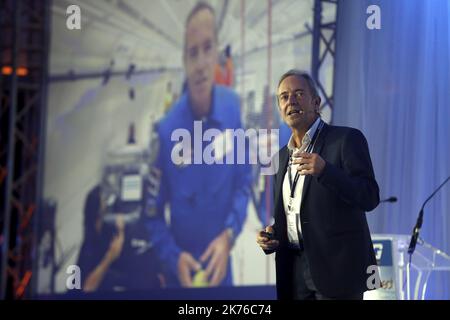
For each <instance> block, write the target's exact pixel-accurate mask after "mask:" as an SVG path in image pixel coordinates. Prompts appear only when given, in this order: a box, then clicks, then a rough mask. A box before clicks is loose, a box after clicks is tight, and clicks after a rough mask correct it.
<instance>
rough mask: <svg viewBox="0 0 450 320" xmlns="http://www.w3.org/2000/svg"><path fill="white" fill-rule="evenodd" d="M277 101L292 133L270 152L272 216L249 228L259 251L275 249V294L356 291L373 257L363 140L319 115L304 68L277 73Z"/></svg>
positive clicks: (334, 295) (353, 295)
mask: <svg viewBox="0 0 450 320" xmlns="http://www.w3.org/2000/svg"><path fill="white" fill-rule="evenodd" d="M278 103H279V110H280V113H281V116H282V118H283V120H284V121H285V122H286V123H287V124H288V126H289V127H290V128H291V130H292V136H291V139H290V140H289V143H288V145H287V146H285V147H284V148H282V149H281V150H280V151H279V154H278V161H279V169H278V172H277V173H276V174H275V176H274V194H275V199H274V210H275V213H274V218H275V223H274V225H273V226H269V227H266V230H265V232H267V233H264V231H262V232H259V234H258V236H257V243H258V244H259V245H260V247H261V248H262V249H263V250H264V251H265V253H266V254H270V253H272V252H276V257H275V260H276V282H277V295H278V298H279V299H300V300H302V299H362V298H363V293H364V291H367V290H368V289H372V287H368V279H369V278H370V276H372V275H373V274H372V273H373V272H372V273H371V272H369V270H374V269H375V270H377V268H374V267H372V268H369V266H376V264H377V263H376V259H375V255H374V250H373V246H372V241H371V238H370V232H369V227H368V225H367V220H366V216H365V212H366V211H371V210H373V209H374V208H375V207H376V206H377V205H378V203H379V189H378V184H377V182H376V181H375V177H374V173H373V168H372V163H371V160H370V154H369V149H368V145H367V141H366V139H365V138H364V135H363V134H362V133H361V132H360V131H359V130H357V129H353V128H346V127H336V126H330V125H327V124H325V122H323V121H322V120H321V119H320V114H319V106H320V97H319V95H318V93H317V89H316V87H315V84H314V81H313V80H312V79H311V77H310V76H309V75H308V74H306V73H302V72H301V71H297V70H290V71H288V72H287V73H285V74H284V75H283V76H282V77H281V80H280V82H279V85H278ZM368 268H369V269H368ZM376 272H377V271H376Z"/></svg>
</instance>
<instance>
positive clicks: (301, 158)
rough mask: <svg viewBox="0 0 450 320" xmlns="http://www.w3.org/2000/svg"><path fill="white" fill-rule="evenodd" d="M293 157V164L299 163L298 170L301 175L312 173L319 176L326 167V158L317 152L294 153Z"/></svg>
mask: <svg viewBox="0 0 450 320" xmlns="http://www.w3.org/2000/svg"><path fill="white" fill-rule="evenodd" d="M293 158H294V160H293V164H298V165H299V166H298V167H297V170H298V171H299V172H300V174H301V175H307V174H311V175H313V176H319V175H320V174H321V173H322V171H323V169H324V168H325V160H323V159H322V157H321V156H319V155H318V154H317V153H307V152H301V153H299V154H295V153H294V154H293Z"/></svg>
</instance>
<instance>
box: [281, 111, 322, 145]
mask: <svg viewBox="0 0 450 320" xmlns="http://www.w3.org/2000/svg"><path fill="white" fill-rule="evenodd" d="M320 121H321V118H320V117H318V118H317V119H316V121H314V123H313V124H312V126H311V127H310V128H309V130H308V131H306V134H305V135H304V136H303V139H302V145H301V146H300V147H299V148H297V147H296V146H295V143H294V137H293V135H292V134H291V137H290V138H289V142H288V144H287V148H288V150H289V151H292V152H295V151H298V150H302V149H303V151H304V150H306V147H307V145H308V144H309V142H311V139H312V137H314V133H315V132H316V130H317V127H318V126H319V123H320ZM306 141H308V143H305V142H306Z"/></svg>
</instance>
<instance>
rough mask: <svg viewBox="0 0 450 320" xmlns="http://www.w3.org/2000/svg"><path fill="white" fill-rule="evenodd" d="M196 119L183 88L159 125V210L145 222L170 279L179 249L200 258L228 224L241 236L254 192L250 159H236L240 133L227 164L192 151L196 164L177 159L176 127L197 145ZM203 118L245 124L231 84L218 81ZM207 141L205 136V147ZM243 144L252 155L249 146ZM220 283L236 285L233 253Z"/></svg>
mask: <svg viewBox="0 0 450 320" xmlns="http://www.w3.org/2000/svg"><path fill="white" fill-rule="evenodd" d="M194 121H195V118H194V115H193V112H192V108H191V106H190V102H189V98H188V93H187V92H185V93H184V94H183V95H182V96H181V97H180V99H179V101H178V102H176V104H175V105H174V106H173V107H172V108H171V109H170V111H169V113H168V114H167V115H166V116H165V117H164V118H163V119H162V120H161V121H160V123H159V124H158V127H157V128H158V129H157V133H158V136H159V155H158V157H157V160H156V162H155V164H154V165H155V167H156V168H158V169H159V170H160V171H161V183H160V188H159V194H158V196H157V199H156V208H157V209H156V213H155V214H154V215H153V216H150V217H149V216H147V222H146V225H147V228H148V230H149V233H150V237H151V241H152V243H153V245H154V248H155V250H156V252H157V254H158V256H159V258H160V259H161V261H162V262H163V264H165V267H166V268H168V270H169V271H170V275H171V276H169V279H168V284H169V285H177V284H178V279H177V277H176V275H177V264H178V258H179V255H180V253H181V251H187V252H189V253H190V254H191V255H192V256H193V257H194V258H195V259H197V260H199V259H200V256H201V255H202V254H203V253H204V251H205V250H206V249H207V247H208V245H209V244H210V242H211V241H212V240H214V239H215V238H216V237H217V236H218V235H219V234H220V233H222V232H223V231H224V230H225V229H226V228H232V230H233V233H234V236H235V237H237V235H238V234H239V233H240V231H241V229H242V225H243V223H244V220H245V218H246V214H247V203H248V199H249V195H250V187H251V170H250V166H249V165H248V162H246V164H237V163H236V155H237V153H236V152H237V149H238V146H237V145H236V139H234V141H235V146H234V160H235V161H234V164H225V162H226V161H225V159H224V160H223V162H224V164H210V165H208V164H205V163H204V161H202V164H194V161H193V157H192V164H188V165H185V166H180V165H176V164H174V162H173V161H172V158H171V154H172V150H173V148H174V146H175V144H177V143H178V142H179V141H171V135H172V132H173V131H174V130H175V129H180V128H184V129H187V130H188V131H189V132H190V134H191V137H192V140H191V144H192V146H194V141H193V140H194V130H193V128H194ZM201 121H202V127H203V132H204V131H205V130H207V129H209V128H216V129H219V130H221V131H223V130H224V129H238V128H241V120H240V103H239V97H238V96H237V95H236V94H235V93H234V92H233V91H231V90H230V89H228V88H225V87H223V86H219V85H214V87H213V95H212V108H211V111H210V114H209V116H207V117H206V118H205V119H203V120H201ZM202 140H203V139H202ZM209 143H210V142H202V151H203V148H205V146H206V145H207V144H209ZM241 149H242V148H241ZM245 149H246V150H245V152H246V155H248V146H247V147H246V148H245ZM240 151H241V152H242V151H243V150H240ZM202 159H203V158H202ZM246 160H248V156H247V157H246ZM166 203H168V204H170V223H169V225H168V224H166V222H165V220H164V206H165V204H166ZM206 265H207V263H206V264H205V265H204V267H205V268H206ZM221 285H232V275H231V259H229V262H228V268H227V275H226V277H225V278H224V280H223V281H222V283H221Z"/></svg>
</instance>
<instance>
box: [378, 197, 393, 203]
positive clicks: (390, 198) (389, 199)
mask: <svg viewBox="0 0 450 320" xmlns="http://www.w3.org/2000/svg"><path fill="white" fill-rule="evenodd" d="M382 202H391V203H393V202H397V197H389V198H386V199H383V200H381V201H380V203H382Z"/></svg>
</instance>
